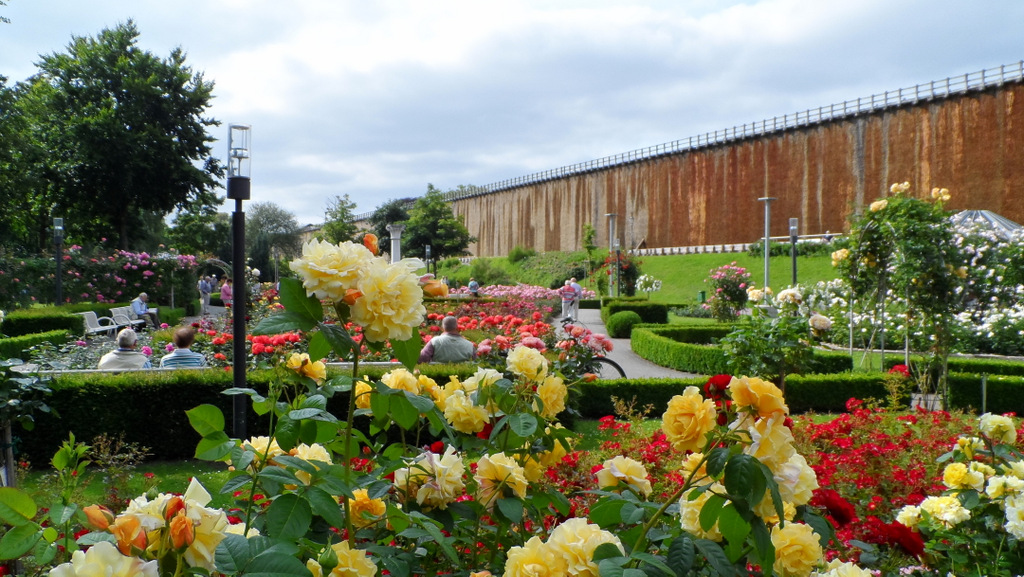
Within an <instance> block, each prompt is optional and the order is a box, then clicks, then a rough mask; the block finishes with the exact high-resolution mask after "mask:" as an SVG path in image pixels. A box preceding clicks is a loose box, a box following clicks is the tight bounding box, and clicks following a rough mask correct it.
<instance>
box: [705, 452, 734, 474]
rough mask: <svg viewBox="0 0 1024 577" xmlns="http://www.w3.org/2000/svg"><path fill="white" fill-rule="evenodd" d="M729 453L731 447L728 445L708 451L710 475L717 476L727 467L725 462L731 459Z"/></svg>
mask: <svg viewBox="0 0 1024 577" xmlns="http://www.w3.org/2000/svg"><path fill="white" fill-rule="evenodd" d="M729 454H730V452H729V449H728V448H726V447H719V448H717V449H714V450H712V451H711V452H710V453H708V461H707V468H708V475H710V476H712V477H717V476H718V475H719V474H720V473H721V472H722V471H723V470H724V469H725V464H726V462H728V461H729Z"/></svg>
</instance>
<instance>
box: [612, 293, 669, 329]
mask: <svg viewBox="0 0 1024 577" xmlns="http://www.w3.org/2000/svg"><path fill="white" fill-rule="evenodd" d="M605 309H606V311H603V312H604V313H605V314H604V315H603V316H604V317H605V318H610V317H611V316H612V315H614V314H616V313H620V312H623V311H633V312H635V313H636V314H638V315H640V318H641V319H642V320H643V322H645V323H656V324H662V325H664V324H668V305H666V304H664V303H652V302H650V301H646V300H641V301H624V300H619V299H616V300H613V301H611V302H609V303H608V304H607V306H606V307H605Z"/></svg>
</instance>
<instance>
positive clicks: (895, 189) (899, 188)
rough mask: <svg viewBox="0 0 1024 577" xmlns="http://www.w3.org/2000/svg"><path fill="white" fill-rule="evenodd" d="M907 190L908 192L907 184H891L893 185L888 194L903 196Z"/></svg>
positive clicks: (908, 184)
mask: <svg viewBox="0 0 1024 577" xmlns="http://www.w3.org/2000/svg"><path fill="white" fill-rule="evenodd" d="M908 190H910V183H909V182H897V183H893V185H892V186H890V187H889V192H891V193H893V194H903V193H905V192H907V191H908Z"/></svg>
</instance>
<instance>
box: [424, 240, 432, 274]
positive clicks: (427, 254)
mask: <svg viewBox="0 0 1024 577" xmlns="http://www.w3.org/2000/svg"><path fill="white" fill-rule="evenodd" d="M423 253H424V256H425V257H426V259H427V263H426V264H427V274H430V245H429V244H428V245H427V246H425V247H424V249H423Z"/></svg>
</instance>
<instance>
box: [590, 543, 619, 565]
mask: <svg viewBox="0 0 1024 577" xmlns="http://www.w3.org/2000/svg"><path fill="white" fill-rule="evenodd" d="M592 558H593V560H594V561H604V560H605V559H613V560H616V561H618V563H619V565H622V564H623V563H624V562H625V561H626V558H625V557H623V556H622V550H621V549H619V548H618V547H617V546H616V545H614V544H613V543H601V544H600V545H598V546H597V548H596V549H594V553H593V555H592Z"/></svg>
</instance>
